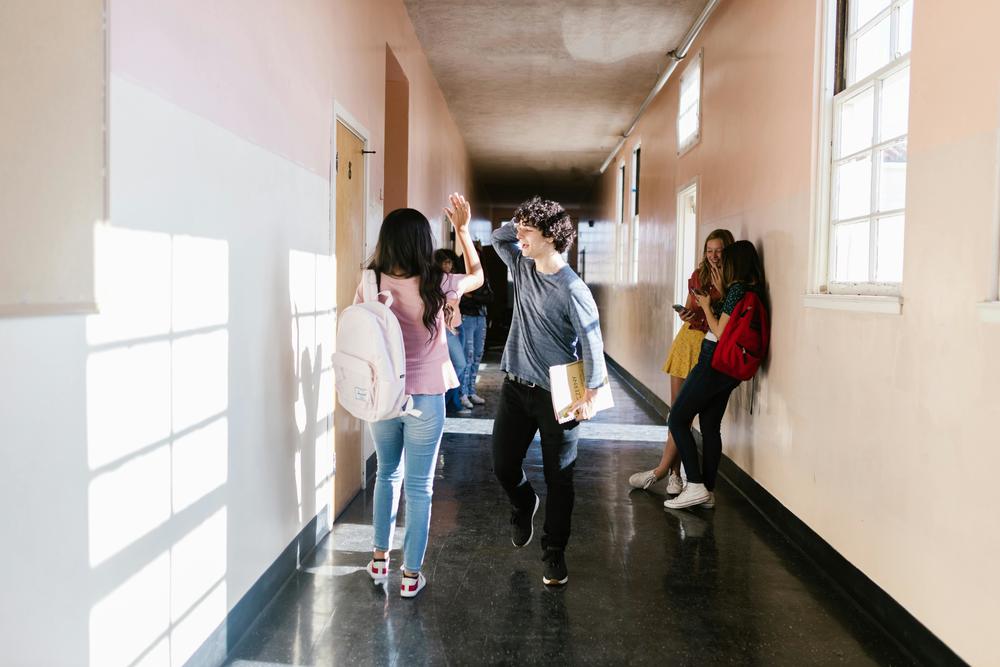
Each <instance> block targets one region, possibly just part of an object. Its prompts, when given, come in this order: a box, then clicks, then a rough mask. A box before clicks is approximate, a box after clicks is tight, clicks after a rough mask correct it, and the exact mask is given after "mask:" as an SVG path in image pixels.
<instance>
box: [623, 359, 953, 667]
mask: <svg viewBox="0 0 1000 667" xmlns="http://www.w3.org/2000/svg"><path fill="white" fill-rule="evenodd" d="M605 358H606V360H607V363H608V365H609V366H611V367H612V368H613V369H614V370H615V372H617V373H618V374H619V375H621V377H622V379H623V380H624V381H625V383H626V384H628V385H629V386H630V387H631V388H632V389H633V390H635V392H636V393H637V394H639V395H640V396H641V397H642V398H643V399H644V400H645V401H646V402H647V403H649V404H650V405H651V406H652V407H653V409H654V410H656V412H657V413H659V414H660V415H662V416H663V418H664V419H666V417H667V414H668V413H669V412H670V408H669V406H668V405H667V404H666V403H665V402H664V401H663V400H662V399H660V397H658V396H657V395H656V394H655V393H653V392H652V391H650V390H649V388H648V387H646V386H645V385H643V384H642V383H641V382H640V381H639V380H638V379H636V377H635V376H634V375H632V374H631V373H629V372H628V371H627V370H626V369H625V368H623V367H622V366H621V365H620V364H618V363H617V362H616V361H615V360H614V359H612V358H611V357H609V356H607V355H605ZM697 435H699V437H698V438H697V440H698V441H699V445H700V440H701V438H700V434H697ZM719 474H720V475H722V477H723V479H725V480H726V481H727V482H728V483H729V484H731V485H732V486H733V487H734V488H735V489H736V490H737V491H739V492H740V493H741V494H743V496H744V497H745V498H746V499H747V500H748V501H749V502H750V504H751V505H753V507H754V508H755V509H756V510H757V511H758V512H760V514H761V515H762V516H763V517H764V518H765V519H766V520H767V522H768V523H770V524H771V525H772V526H774V527H775V528H776V529H777V530H778V532H780V533H781V534H782V535H784V536H785V537H786V538H787V539H788V540H789V542H791V543H792V545H794V546H795V548H797V549H798V550H799V551H801V552H802V553H803V554H804V555H805V556H806V557H807V558H808V559H809V560H810V561H812V563H813V564H814V565H815V566H816V567H817V569H819V570H820V572H822V573H823V574H824V575H825V576H827V577H829V578H830V580H832V581H833V582H834V584H836V585H837V586H838V587H839V588H840V589H841V590H842V591H843V592H844V594H845V595H847V597H848V598H850V599H851V600H853V601H854V603H855V604H856V605H858V607H860V608H861V610H862V611H864V612H865V613H866V614H868V616H870V617H871V619H872V620H873V621H874V622H875V623H877V624H878V625H879V626H880V627H881V628H882V629H883V631H885V633H886V634H887V635H888V636H889V637H891V638H892V639H893V640H894V641H895V642H896V643H897V644H898V645H899V646H900V648H901V649H902V650H903V651H905V652H906V653H907V654H909V655H910V656H911V657H913V658H914V659H915V660H916V661H917V662H918V663H920V664H931V665H965V664H966V663H965V662H964V661H963V660H962V659H961V658H960V657H958V655H956V654H955V652H954V651H952V650H951V649H950V648H949V647H948V645H947V644H945V643H944V642H943V641H941V640H940V639H938V638H937V636H935V635H934V633H933V632H931V631H930V630H928V629H927V627H926V626H924V624H923V623H921V622H920V621H918V620H917V619H916V618H915V617H914V616H913V614H911V613H910V612H909V611H907V610H906V609H905V608H904V607H903V606H902V605H901V604H899V603H898V602H896V600H894V599H893V598H892V596H890V595H889V594H888V593H887V592H885V591H884V590H883V589H882V588H881V587H880V586H879V585H878V584H876V583H875V582H874V581H872V580H871V579H869V578H868V577H867V576H866V575H865V573H864V572H862V571H861V570H859V569H858V568H857V567H855V566H854V565H853V564H851V562H850V561H848V560H847V559H846V558H844V557H843V556H842V555H840V553H839V552H838V551H837V550H836V549H834V548H833V547H832V546H831V545H830V544H829V543H828V542H827V541H826V540H824V539H823V538H822V537H820V536H819V535H818V534H817V533H816V532H815V531H814V530H813V529H812V528H810V527H809V526H808V525H806V524H805V523H804V522H803V521H802V520H801V519H799V518H798V517H797V516H795V515H794V514H793V513H792V512H791V511H789V510H788V508H786V507H785V506H784V505H782V504H781V502H779V501H778V499H777V498H775V497H774V496H772V495H771V494H770V493H768V492H767V489H765V488H764V487H763V486H761V485H760V484H758V483H757V481H756V480H755V479H754V478H753V477H751V476H750V475H748V474H747V473H746V472H745V471H744V470H743V469H742V468H740V467H739V466H738V465H736V463H734V462H733V460H732V459H730V458H729V457H728V456H726V455H723V456H722V461H721V463H720V464H719Z"/></svg>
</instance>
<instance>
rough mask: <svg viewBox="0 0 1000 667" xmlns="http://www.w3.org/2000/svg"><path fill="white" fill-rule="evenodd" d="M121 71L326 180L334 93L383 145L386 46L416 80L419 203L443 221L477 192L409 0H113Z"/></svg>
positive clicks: (377, 175) (377, 164)
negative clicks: (448, 202)
mask: <svg viewBox="0 0 1000 667" xmlns="http://www.w3.org/2000/svg"><path fill="white" fill-rule="evenodd" d="M110 4H111V69H112V73H113V74H115V75H119V76H123V77H126V78H128V79H130V80H132V81H134V82H136V83H138V84H140V85H142V86H144V87H147V88H149V89H150V90H152V91H154V92H156V93H157V94H159V95H161V96H162V97H164V98H166V99H168V100H170V101H171V102H173V103H175V104H177V105H178V106H180V107H182V108H184V109H186V110H188V111H190V112H192V113H195V114H197V115H200V116H202V117H204V118H206V119H208V120H210V121H212V122H214V123H216V124H217V125H219V126H221V127H224V128H226V129H227V130H229V131H231V132H233V133H234V134H236V135H238V136H240V137H242V138H244V139H246V140H248V141H250V142H253V143H255V144H258V145H260V146H262V147H263V148H265V149H267V150H269V151H271V152H273V153H275V154H277V155H280V156H283V157H285V158H287V159H289V160H291V161H293V162H295V163H297V164H300V165H302V166H304V167H306V168H308V169H309V170H311V171H313V172H315V173H316V174H319V175H321V176H323V177H326V176H327V175H328V174H329V169H330V144H331V141H330V136H331V127H332V123H333V103H334V100H336V102H337V103H338V104H340V106H341V107H343V108H344V109H346V110H347V111H348V113H350V114H351V115H352V116H353V117H354V118H355V119H356V120H357V122H359V123H360V124H362V125H363V126H364V127H365V128H366V129H367V130H368V131H369V132H370V139H371V145H370V148H372V149H374V150H376V151H378V152H377V153H376V156H377V157H376V159H375V160H374V161H373V162H372V164H371V170H370V172H369V173H370V176H371V179H372V181H371V184H370V191H371V193H372V197H373V198H377V197H379V194H380V192H381V185H382V171H383V165H382V160H381V156H382V154H383V150H382V146H383V133H384V108H385V107H384V97H385V46H386V44H388V45H389V47H390V48H391V49H392V50H393V52H394V53H395V54H396V57H397V58H398V59H399V62H400V65H401V66H402V68H403V70H404V71H405V73H406V76H407V78H408V79H409V82H410V105H411V106H410V130H411V131H410V137H411V143H410V173H411V176H410V178H411V184H410V192H411V200H410V205H412V206H415V207H417V208H421V209H422V210H425V213H427V214H428V216H429V217H431V218H433V217H434V215H435V211H436V210H437V209H439V208H440V206H439V203H440V202H442V201H443V194H444V193H446V192H449V191H452V190H455V189H468V186H469V177H468V158H467V155H466V152H465V144H464V141H463V140H462V138H461V135H460V134H459V132H458V128H457V127H456V125H455V123H454V121H453V120H452V117H451V114H450V112H449V111H448V107H447V104H446V102H445V100H444V97H443V95H442V94H441V91H440V88H439V87H438V85H437V82H436V81H435V79H434V77H433V74H432V73H431V70H430V67H429V65H428V63H427V59H426V57H425V56H424V53H423V50H422V49H421V47H420V43H419V42H418V40H417V37H416V34H415V32H414V30H413V26H412V25H411V23H410V20H409V17H408V16H407V13H406V9H405V7H404V6H403V3H402V2H401V1H397V0H380V1H378V2H355V1H353V0H346V1H344V0H342V1H331V0H298V1H296V2H283V1H282V0H261V1H259V2H240V1H239V0H220V1H219V2H212V3H201V2H194V1H193V0H176V1H173V2H169V3H163V2H153V1H152V0H111V3H110Z"/></svg>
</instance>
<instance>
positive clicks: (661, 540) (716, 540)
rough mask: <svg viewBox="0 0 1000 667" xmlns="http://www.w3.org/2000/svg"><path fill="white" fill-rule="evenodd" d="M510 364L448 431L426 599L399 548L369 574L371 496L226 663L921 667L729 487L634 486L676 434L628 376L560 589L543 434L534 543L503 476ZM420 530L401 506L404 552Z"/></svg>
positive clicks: (577, 512) (604, 418)
mask: <svg viewBox="0 0 1000 667" xmlns="http://www.w3.org/2000/svg"><path fill="white" fill-rule="evenodd" d="M498 361H499V350H494V351H493V354H492V355H490V356H489V357H488V358H487V360H486V364H487V368H486V369H485V370H483V371H482V372H481V376H482V379H481V380H480V387H482V389H480V395H482V396H483V397H484V398H485V399H486V401H487V403H486V405H485V406H483V407H477V408H476V409H475V411H474V416H473V417H465V418H461V417H452V418H449V420H448V423H447V424H446V427H445V436H444V439H443V441H442V444H441V452H440V456H439V462H438V467H437V474H436V479H435V483H434V503H433V515H432V519H431V533H430V540H429V544H428V550H427V557H426V560H425V562H424V572H426V573H427V577H428V582H429V583H428V585H427V588H425V589H424V590H423V592H421V594H420V595H419V596H418V597H417V598H416V599H413V600H406V599H402V598H400V596H399V578H400V574H399V569H398V568H399V563H398V555H399V553H400V552H399V551H394V552H393V554H392V556H393V557H394V558H395V559H396V562H395V563H394V564H393V566H392V568H391V570H392V572H391V574H390V577H389V580H388V584H387V585H386V586H382V585H375V584H373V582H372V580H371V579H370V578H369V576H368V574H367V573H366V571H365V565H366V564H367V563H368V560H369V559H370V558H371V550H370V548H371V531H372V528H371V521H372V508H371V492H372V489H371V488H369V489H368V490H367V492H365V493H363V494H362V495H360V496H358V497H357V498H356V499H355V500H354V501H353V502H352V503H351V505H350V506H349V507H348V508H347V510H346V511H345V512H344V514H343V515H341V517H340V519H339V520H338V521H337V523H336V524H335V525H334V528H333V531H332V533H331V534H330V535H329V536H328V537H326V538H325V539H324V540H323V541H322V542H320V544H319V545H318V546H317V547H316V551H315V552H314V553H312V554H310V555H309V556H308V557H306V558H305V559H304V560H303V562H302V564H301V566H300V567H299V569H298V571H297V572H296V573H295V576H294V577H293V578H292V579H291V580H290V581H289V582H288V583H287V584H286V585H285V587H284V588H283V589H282V590H281V591H280V592H279V593H278V594H277V595H276V596H275V598H274V600H273V601H272V602H271V603H270V605H269V606H268V607H267V608H266V609H265V610H264V611H263V612H262V614H261V616H260V618H259V619H257V621H256V623H255V624H254V625H253V626H252V627H251V628H250V630H249V631H248V632H247V635H246V637H245V639H243V641H241V642H240V643H239V644H238V645H237V646H236V647H235V649H234V650H233V653H232V655H231V657H230V659H229V661H228V662H227V664H231V665H241V666H243V667H251V666H256V665H329V664H345V665H470V664H503V665H574V664H584V665H626V664H627V665H663V664H667V665H675V664H676V665H683V664H716V665H722V664H763V665H801V664H823V665H827V664H842V665H908V664H914V659H913V658H912V657H909V656H907V655H906V654H905V653H904V652H903V651H902V650H901V649H900V648H899V646H898V645H897V644H896V643H895V642H894V641H893V640H892V639H891V638H890V637H889V636H888V635H887V634H886V633H884V632H883V631H881V630H880V629H879V628H878V627H877V626H876V625H875V623H874V622H873V621H872V620H871V619H870V618H869V617H868V616H866V615H865V614H864V612H862V611H861V610H860V609H859V608H858V607H857V606H855V605H854V604H853V603H851V602H850V601H849V600H848V599H847V597H846V596H845V594H844V593H843V592H842V591H840V590H839V589H838V588H837V587H836V585H834V584H833V583H832V582H831V581H830V579H829V578H827V577H825V576H824V575H823V573H822V572H821V571H820V570H819V569H818V568H817V566H815V565H814V564H812V563H810V562H809V561H808V560H807V559H806V558H805V557H804V556H803V555H802V554H801V553H800V552H799V551H797V550H796V549H795V548H794V547H793V546H792V545H791V544H790V543H789V542H788V541H787V540H786V539H784V538H783V537H782V536H781V534H780V533H778V532H777V531H776V529H775V528H774V527H772V526H771V525H769V524H768V523H767V521H766V520H765V519H764V518H763V517H762V516H761V515H760V513H759V512H758V511H757V510H756V509H754V507H753V506H751V505H750V504H749V502H748V501H747V499H746V498H744V497H743V496H742V495H741V494H740V493H739V492H738V491H737V490H736V489H735V488H734V487H733V486H731V485H730V484H729V483H727V482H720V484H719V487H718V493H717V504H716V507H715V509H714V510H712V509H701V508H695V509H687V510H667V509H665V508H664V507H663V500H664V498H665V496H664V495H663V486H664V484H665V482H661V483H659V484H656V485H654V487H652V491H642V490H630V489H629V487H628V483H627V478H628V475H629V474H630V473H631V472H635V471H637V470H641V469H646V468H649V467H650V466H651V465H652V464H653V463H655V461H657V460H659V455H660V451H661V449H662V447H661V446H662V441H663V438H664V437H665V433H666V429H665V427H664V426H663V419H662V418H660V417H659V415H657V414H656V413H655V412H654V411H653V410H652V409H651V408H650V407H649V406H648V404H646V403H645V401H643V400H642V398H641V397H640V396H639V395H638V394H636V393H635V392H634V391H633V390H631V389H629V388H628V387H627V385H624V384H623V383H622V382H621V379H620V376H617V375H616V376H615V378H614V382H613V390H614V396H615V401H616V406H615V408H613V409H611V410H608V411H605V412H602V413H599V415H598V417H597V418H596V419H595V420H594V421H593V422H592V423H589V424H585V425H583V426H582V428H583V429H584V433H583V434H582V436H581V441H580V448H579V458H578V460H577V466H576V474H575V482H576V505H575V509H574V512H573V534H572V537H571V541H570V546H569V548H568V549H567V566H568V568H569V582H568V583H567V584H566V585H565V586H564V587H551V588H550V587H546V586H545V585H543V584H542V562H541V560H540V556H541V550H540V548H539V544H538V543H539V537H540V535H541V526H542V524H543V522H544V513H545V511H544V508H545V504H544V497H545V496H544V488H545V487H544V480H543V479H542V475H541V454H540V448H539V445H538V442H537V439H536V442H535V443H533V444H532V446H531V449H530V450H529V454H528V457H527V459H526V461H525V472H526V473H527V474H528V476H529V478H530V479H531V481H532V484H533V485H534V486H535V488H536V490H537V491H538V493H539V495H540V496H541V497H542V499H543V502H542V505H541V507H540V509H539V511H538V515H537V516H536V517H535V526H536V532H535V536H534V538H533V539H532V542H531V543H530V544H529V545H528V546H526V547H524V548H521V549H515V548H514V547H513V545H512V544H511V542H510V525H509V523H508V520H509V518H510V504H509V503H508V501H507V498H506V496H505V495H504V493H503V491H502V489H501V488H500V485H499V483H498V482H497V481H496V479H495V478H494V477H493V474H492V470H491V460H490V435H489V433H490V430H491V428H492V419H491V406H495V405H496V403H497V397H498V395H499V386H500V382H501V379H502V377H503V375H502V373H501V372H500V371H499V369H498V363H497V362H498ZM630 491H631V492H630ZM401 506H405V501H404V502H403V503H402V505H401ZM405 521H406V517H405V511H401V512H400V518H399V522H398V528H397V532H396V542H397V544H396V545H395V548H396V549H398V548H399V546H400V545H401V540H402V527H403V525H405Z"/></svg>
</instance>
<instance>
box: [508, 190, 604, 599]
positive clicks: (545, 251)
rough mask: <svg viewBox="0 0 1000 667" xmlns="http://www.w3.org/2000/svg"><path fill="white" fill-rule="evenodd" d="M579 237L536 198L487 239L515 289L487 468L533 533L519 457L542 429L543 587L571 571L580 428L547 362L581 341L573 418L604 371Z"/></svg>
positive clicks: (564, 216)
mask: <svg viewBox="0 0 1000 667" xmlns="http://www.w3.org/2000/svg"><path fill="white" fill-rule="evenodd" d="M575 236H576V227H575V225H574V224H573V221H572V220H571V219H570V216H569V214H568V213H566V211H565V210H564V209H563V207H562V206H560V205H559V204H557V203H556V202H554V201H546V200H543V199H540V198H539V197H535V198H533V199H531V200H529V201H526V202H524V203H523V204H521V206H519V207H518V209H517V210H516V211H515V212H514V217H513V221H512V223H511V224H509V225H504V226H502V227H500V229H497V230H496V231H494V232H493V247H494V249H495V250H496V252H497V255H499V256H500V258H501V259H502V260H503V262H504V263H505V264H506V265H507V267H508V268H509V269H510V272H511V276H512V277H513V280H514V294H515V299H514V317H513V320H512V322H511V327H510V334H509V335H508V337H507V346H506V348H505V349H504V353H503V359H502V361H501V362H500V368H501V370H503V371H506V373H507V378H506V379H505V380H504V382H503V387H502V389H501V391H500V405H499V406H498V407H497V413H496V419H495V421H494V423H493V471H494V473H495V474H496V476H497V479H498V480H499V481H500V485H501V486H502V487H503V489H504V491H506V493H507V497H508V498H510V502H511V505H512V511H511V519H510V524H511V542H513V543H514V546H515V547H523V546H525V545H526V544H528V543H529V542H530V541H531V537H532V535H534V517H535V512H536V511H538V506H539V504H540V503H539V499H538V495H537V494H536V493H535V490H534V488H532V486H531V482H530V481H528V478H527V476H526V475H525V474H524V469H523V468H522V464H523V462H524V456H525V454H526V453H527V451H528V446H529V445H531V441H532V440H533V439H534V437H535V433H537V432H539V431H540V432H541V440H542V465H543V469H544V473H545V486H546V489H547V491H548V494H547V497H546V499H545V525H544V531H545V532H544V535H543V536H542V540H541V543H542V551H543V556H542V560H543V561H544V563H545V565H544V570H543V574H542V582H543V583H544V584H546V585H547V586H559V585H562V584H565V583H566V582H567V581H568V580H569V575H568V574H567V568H566V559H565V554H564V552H565V549H566V545H567V543H568V542H569V535H570V517H571V515H572V513H573V501H574V491H573V468H574V466H575V465H576V454H577V441H578V439H579V437H580V429H579V422H578V421H576V420H573V421H569V422H567V423H565V424H560V423H558V421H556V417H555V413H554V410H553V408H552V394H551V393H550V391H549V389H550V387H549V367H551V366H555V365H558V364H566V363H570V362H573V361H576V359H577V351H576V350H577V343H578V342H579V343H581V347H582V349H583V366H584V374H585V376H586V383H587V390H586V393H585V395H584V396H583V398H582V399H581V400H579V401H577V402H576V403H574V404H573V405H572V406H570V411H571V412H574V413H575V415H576V419H577V420H580V419H590V418H591V417H592V416H593V414H594V405H593V401H594V398H596V396H597V389H598V388H599V387H600V386H601V385H602V384H603V383H604V381H605V379H606V377H607V370H606V369H605V365H604V343H603V340H602V338H601V323H600V320H599V318H598V314H597V304H595V303H594V298H593V296H591V294H590V289H589V288H588V287H587V285H586V284H585V283H584V282H583V280H581V279H580V277H579V276H578V275H576V273H575V272H574V271H573V269H571V268H570V267H569V265H567V264H566V260H564V259H563V257H562V253H563V252H564V251H565V250H566V249H567V248H569V246H570V244H572V243H573V239H574V238H575Z"/></svg>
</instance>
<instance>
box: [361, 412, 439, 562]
mask: <svg viewBox="0 0 1000 667" xmlns="http://www.w3.org/2000/svg"><path fill="white" fill-rule="evenodd" d="M413 404H414V405H413V407H415V408H416V409H417V410H420V411H421V413H422V414H421V415H420V416H419V417H413V416H411V415H405V416H403V417H396V418H395V419H387V420H385V421H380V422H372V423H371V424H370V426H371V430H372V438H373V439H374V440H375V455H376V457H377V458H378V471H377V472H376V473H375V498H374V508H373V511H372V514H373V516H372V523H373V524H374V527H375V536H374V540H373V543H372V546H373V547H374V548H375V549H376V550H378V551H388V550H389V549H391V548H392V535H393V532H395V530H396V512H397V510H398V509H399V490H400V487H403V488H405V489H406V533H405V535H404V536H403V569H405V570H406V571H407V572H419V571H420V566H421V565H422V564H423V562H424V552H425V551H427V533H428V531H429V530H430V526H431V495H433V493H434V467H435V464H436V463H437V453H438V447H439V446H440V444H441V434H442V433H443V432H444V395H443V394H416V395H414V396H413Z"/></svg>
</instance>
